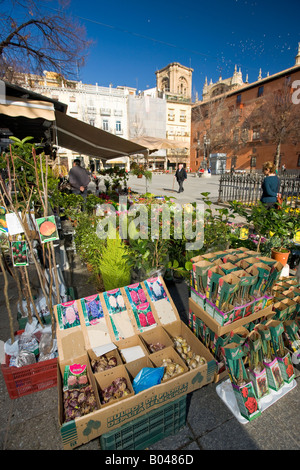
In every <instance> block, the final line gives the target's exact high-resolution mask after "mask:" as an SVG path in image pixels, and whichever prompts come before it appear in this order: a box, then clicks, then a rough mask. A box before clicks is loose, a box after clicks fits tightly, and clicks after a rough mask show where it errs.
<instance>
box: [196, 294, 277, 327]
mask: <svg viewBox="0 0 300 470" xmlns="http://www.w3.org/2000/svg"><path fill="white" fill-rule="evenodd" d="M189 309H190V310H191V311H192V312H193V313H194V314H195V315H196V317H199V318H201V320H203V321H204V322H205V323H206V325H207V326H209V328H210V329H211V330H213V331H214V332H215V333H217V335H218V336H222V335H224V334H226V333H230V331H232V330H235V329H236V328H238V327H240V326H243V325H246V324H247V323H250V322H251V321H253V320H257V318H261V317H265V316H266V317H267V316H269V315H274V312H273V311H272V305H269V306H268V307H266V308H264V309H262V310H258V311H257V312H255V313H252V314H251V315H248V316H247V317H243V318H241V319H240V320H236V321H234V322H232V323H229V324H228V325H224V326H220V324H219V323H218V322H216V320H214V319H213V318H212V317H211V316H210V315H209V314H208V313H207V312H205V310H203V308H201V307H200V306H199V305H197V304H196V302H195V301H194V300H193V299H191V298H190V299H189Z"/></svg>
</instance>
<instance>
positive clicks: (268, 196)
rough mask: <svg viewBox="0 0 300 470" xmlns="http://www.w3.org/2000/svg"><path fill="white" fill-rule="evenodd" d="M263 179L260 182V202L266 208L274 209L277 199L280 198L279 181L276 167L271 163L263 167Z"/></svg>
mask: <svg viewBox="0 0 300 470" xmlns="http://www.w3.org/2000/svg"><path fill="white" fill-rule="evenodd" d="M263 173H264V175H265V178H264V180H263V182H262V191H263V192H262V196H261V198H260V200H261V202H262V203H263V204H265V205H266V206H267V207H276V205H277V198H281V194H280V192H279V190H280V179H279V178H278V176H277V175H276V167H275V165H274V164H273V163H272V162H266V163H264V165H263Z"/></svg>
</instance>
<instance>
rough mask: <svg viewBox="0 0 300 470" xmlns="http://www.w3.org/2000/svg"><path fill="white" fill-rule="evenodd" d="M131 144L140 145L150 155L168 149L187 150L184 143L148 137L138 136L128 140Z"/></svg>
mask: <svg viewBox="0 0 300 470" xmlns="http://www.w3.org/2000/svg"><path fill="white" fill-rule="evenodd" d="M130 140H131V142H134V143H135V144H138V145H142V146H143V147H146V148H147V149H149V151H150V153H151V152H154V151H155V150H162V149H164V150H168V149H176V148H181V149H183V148H187V147H188V145H187V143H186V142H180V141H176V140H170V139H163V138H160V137H149V136H140V137H136V138H135V139H130Z"/></svg>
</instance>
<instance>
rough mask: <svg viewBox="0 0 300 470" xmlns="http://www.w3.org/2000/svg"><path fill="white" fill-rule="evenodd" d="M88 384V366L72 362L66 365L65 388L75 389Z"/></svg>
mask: <svg viewBox="0 0 300 470" xmlns="http://www.w3.org/2000/svg"><path fill="white" fill-rule="evenodd" d="M86 385H88V377H87V366H86V365H85V364H84V365H81V364H72V365H70V366H69V365H68V366H65V371H64V378H63V390H64V391H65V390H73V389H78V388H82V387H85V386H86Z"/></svg>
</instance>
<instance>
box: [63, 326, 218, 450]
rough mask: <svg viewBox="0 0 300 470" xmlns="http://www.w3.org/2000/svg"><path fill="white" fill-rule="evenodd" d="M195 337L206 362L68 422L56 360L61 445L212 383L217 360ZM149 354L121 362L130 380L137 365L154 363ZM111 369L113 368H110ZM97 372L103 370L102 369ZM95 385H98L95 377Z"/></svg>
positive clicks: (79, 440) (69, 445)
mask: <svg viewBox="0 0 300 470" xmlns="http://www.w3.org/2000/svg"><path fill="white" fill-rule="evenodd" d="M180 323H182V322H181V321H179V322H175V323H174V325H172V324H171V325H170V328H171V330H172V331H177V329H178V328H179V327H180ZM182 328H183V329H185V328H187V327H186V325H184V324H183V323H182ZM187 329H188V328H187ZM188 330H189V329H188ZM190 334H191V335H192V332H190ZM193 336H194V335H193ZM194 339H195V341H196V342H197V343H198V345H197V351H198V352H199V354H200V355H201V356H204V357H205V358H206V360H207V362H206V364H204V365H202V366H199V367H197V368H196V369H193V370H188V371H187V372H184V373H183V374H181V375H179V376H175V377H174V378H172V379H170V380H168V381H166V382H163V383H161V384H159V385H155V386H153V387H151V388H149V389H147V390H144V391H142V392H139V393H138V394H136V395H133V396H130V397H128V398H127V397H126V399H124V400H119V401H118V402H116V403H113V404H110V405H107V406H104V407H103V406H102V405H101V406H100V409H99V410H97V411H94V412H93V413H90V414H88V415H86V416H82V417H80V418H75V420H73V421H70V422H68V423H64V422H63V419H62V374H63V370H64V367H63V364H60V363H59V365H58V369H57V388H58V407H59V425H60V432H61V437H62V441H63V447H64V449H65V450H71V449H73V448H75V447H78V446H80V445H82V444H84V443H87V442H89V441H90V440H92V439H95V438H96V437H99V436H101V435H102V434H104V433H106V432H109V431H112V430H114V429H117V428H118V427H120V426H121V425H123V424H126V423H128V422H130V421H132V420H133V419H135V418H139V417H140V416H143V415H144V414H146V413H148V412H149V411H152V410H154V409H157V408H159V407H160V406H162V405H165V404H167V403H171V402H172V401H173V400H176V399H178V398H180V397H182V396H184V395H186V394H188V393H190V392H193V391H194V390H197V389H199V388H201V387H203V386H204V385H207V384H208V383H212V382H213V381H214V375H215V371H216V361H215V359H214V358H213V356H212V354H211V353H210V352H209V351H208V349H207V348H205V346H204V345H203V344H202V343H201V341H200V340H199V339H198V338H196V337H195V336H194ZM162 351H163V350H162ZM155 354H156V353H155ZM151 356H152V355H147V356H146V357H145V358H141V359H138V360H137V361H133V362H131V363H129V364H125V365H124V366H123V367H125V368H126V370H127V372H128V375H129V378H130V380H131V379H132V377H133V375H134V374H135V375H136V374H137V373H138V372H139V370H140V366H145V364H147V367H148V366H149V365H150V366H151V364H153V363H152V361H151V360H150V357H151ZM82 357H83V358H85V357H86V356H85V355H83V356H82ZM77 360H78V358H76V361H77ZM149 361H150V362H149ZM70 362H74V359H70ZM153 365H154V364H153ZM118 367H121V366H118ZM114 369H116V368H113V369H111V370H114ZM99 374H103V372H102V373H99ZM95 375H97V374H93V376H94V377H93V379H94V380H95ZM93 379H92V380H93ZM95 386H96V389H97V381H96V385H95Z"/></svg>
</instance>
